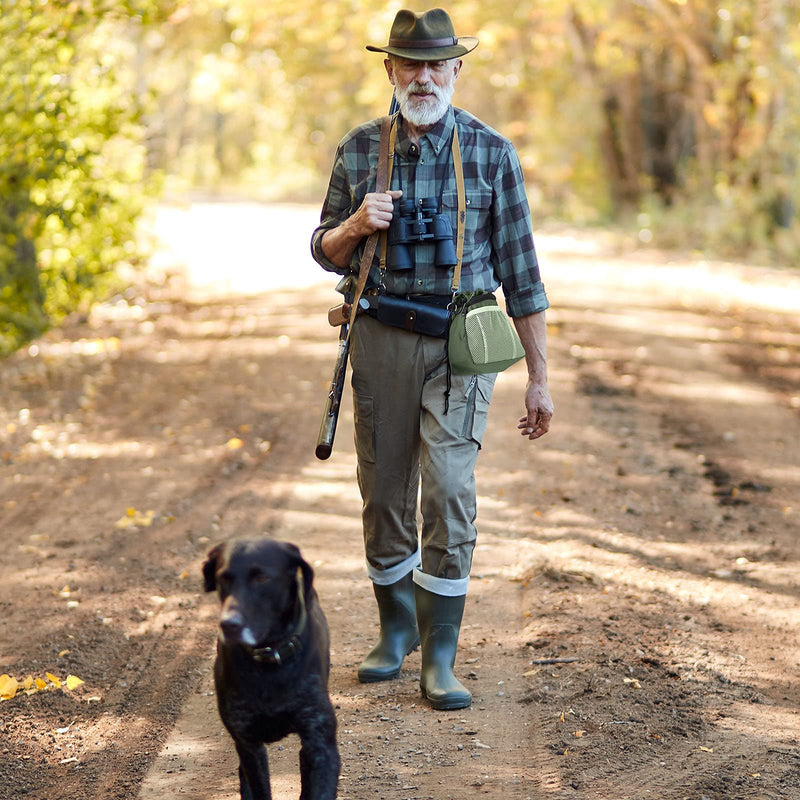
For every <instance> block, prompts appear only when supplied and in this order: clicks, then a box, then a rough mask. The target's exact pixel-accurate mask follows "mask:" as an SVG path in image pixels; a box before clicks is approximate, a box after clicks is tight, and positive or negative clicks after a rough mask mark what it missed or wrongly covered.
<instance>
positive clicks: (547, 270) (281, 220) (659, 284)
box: [151, 201, 800, 311]
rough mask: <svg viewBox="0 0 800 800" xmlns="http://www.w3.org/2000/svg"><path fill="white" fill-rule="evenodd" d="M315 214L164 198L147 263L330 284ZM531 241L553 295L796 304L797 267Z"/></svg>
mask: <svg viewBox="0 0 800 800" xmlns="http://www.w3.org/2000/svg"><path fill="white" fill-rule="evenodd" d="M318 222H319V207H318V206H315V205H289V204H285V205H280V204H276V205H264V204H259V203H255V202H232V201H228V202H225V201H215V202H194V203H189V204H186V205H161V206H159V207H158V208H157V209H156V211H155V214H154V217H153V220H152V223H151V230H152V233H153V234H154V235H155V236H156V237H157V240H158V241H159V243H160V244H159V246H158V249H157V252H156V254H155V256H154V258H153V260H152V266H153V267H154V268H155V269H156V270H167V271H179V272H181V273H183V274H184V275H185V277H186V281H187V287H188V289H189V291H194V292H198V293H201V294H206V295H208V294H214V295H218V296H225V295H239V294H257V293H260V292H265V291H269V290H274V289H280V288H295V289H297V288H303V287H307V286H313V285H326V286H331V287H333V286H334V285H335V283H336V280H337V279H336V277H335V276H333V275H330V274H328V273H326V272H325V271H324V270H323V269H322V268H321V267H319V266H318V265H317V264H316V263H315V262H314V261H313V259H312V258H311V253H310V246H309V241H310V238H311V233H312V231H313V230H314V228H315V227H316V226H317V224H318ZM535 239H536V244H537V250H538V253H539V260H540V262H541V267H542V275H543V278H544V281H545V284H546V285H547V287H548V289H550V290H553V291H552V295H553V296H552V297H551V301H552V300H555V301H558V300H559V299H561V298H568V299H569V300H570V302H575V301H579V302H584V303H589V304H590V305H595V304H598V303H599V304H601V305H602V304H608V303H611V304H613V305H625V304H627V303H631V302H634V301H637V302H638V301H639V300H640V298H641V293H642V291H643V290H644V291H646V292H647V293H648V294H649V295H650V296H651V298H653V299H654V300H656V302H657V304H658V305H661V306H666V305H670V304H678V305H686V304H693V305H694V304H698V303H700V304H707V305H709V307H718V306H720V305H723V306H725V305H730V306H733V307H735V306H739V307H744V308H751V309H753V308H760V309H764V310H775V311H791V310H794V309H800V274H798V273H797V272H792V271H790V270H778V269H770V268H767V267H757V266H750V265H747V264H736V263H730V262H721V261H710V260H705V259H702V258H700V257H697V258H691V257H688V256H684V257H680V256H675V255H673V254H665V253H662V252H660V251H658V250H637V251H634V252H620V251H619V250H618V249H617V248H616V247H615V245H614V242H613V240H612V238H611V237H610V235H607V234H604V233H603V232H588V231H586V232H584V231H569V230H565V231H560V232H554V231H537V232H536V235H535ZM656 298H657V299H656ZM634 304H635V303H634Z"/></svg>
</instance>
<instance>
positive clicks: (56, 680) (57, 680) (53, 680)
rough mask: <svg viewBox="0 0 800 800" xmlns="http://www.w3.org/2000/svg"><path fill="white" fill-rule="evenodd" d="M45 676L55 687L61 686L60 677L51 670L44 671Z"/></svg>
mask: <svg viewBox="0 0 800 800" xmlns="http://www.w3.org/2000/svg"><path fill="white" fill-rule="evenodd" d="M45 677H46V678H47V680H49V681H50V683H52V684H53V686H55V687H56V689H60V688H61V678H57V677H56V676H55V675H53V673H52V672H45Z"/></svg>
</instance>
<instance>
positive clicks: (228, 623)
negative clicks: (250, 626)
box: [219, 611, 244, 639]
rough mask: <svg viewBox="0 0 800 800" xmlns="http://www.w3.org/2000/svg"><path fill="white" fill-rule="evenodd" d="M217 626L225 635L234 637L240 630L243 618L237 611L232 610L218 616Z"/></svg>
mask: <svg viewBox="0 0 800 800" xmlns="http://www.w3.org/2000/svg"><path fill="white" fill-rule="evenodd" d="M219 626H220V628H222V633H223V634H224V635H225V636H226V637H228V638H230V639H236V638H238V636H239V635H240V634H241V632H242V628H243V627H244V620H243V619H242V615H241V614H240V613H239V612H238V611H232V612H229V613H227V614H224V615H223V616H222V617H221V618H220V621H219Z"/></svg>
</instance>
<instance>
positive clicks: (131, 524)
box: [114, 508, 156, 530]
mask: <svg viewBox="0 0 800 800" xmlns="http://www.w3.org/2000/svg"><path fill="white" fill-rule="evenodd" d="M155 516H156V512H155V511H146V512H145V513H144V514H143V513H142V512H141V511H137V510H136V509H135V508H129V509H128V510H127V511H126V512H125V516H124V517H122V519H118V520H117V521H116V523H114V527H115V528H117V529H119V530H124V529H125V528H149V527H150V526H151V525H152V524H153V520H154V519H155Z"/></svg>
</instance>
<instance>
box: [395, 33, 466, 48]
mask: <svg viewBox="0 0 800 800" xmlns="http://www.w3.org/2000/svg"><path fill="white" fill-rule="evenodd" d="M456 44H458V39H456V37H455V36H448V37H447V38H446V39H389V47H410V48H420V49H427V48H429V47H451V46H452V45H456Z"/></svg>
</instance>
